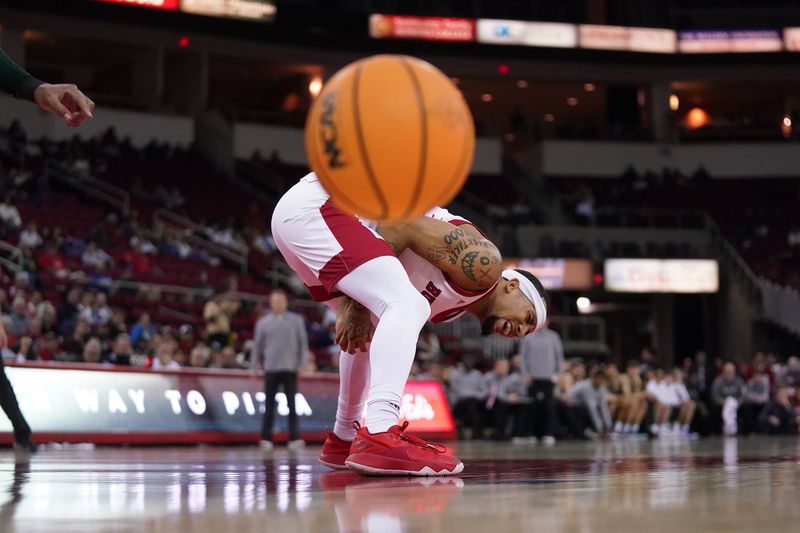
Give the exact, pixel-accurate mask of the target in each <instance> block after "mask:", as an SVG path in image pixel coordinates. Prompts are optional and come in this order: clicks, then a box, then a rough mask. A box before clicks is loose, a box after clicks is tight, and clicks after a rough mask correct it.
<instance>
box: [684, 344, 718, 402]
mask: <svg viewBox="0 0 800 533" xmlns="http://www.w3.org/2000/svg"><path fill="white" fill-rule="evenodd" d="M692 375H696V376H697V377H696V379H692ZM689 380H690V381H693V382H694V383H696V387H697V392H698V394H699V396H700V398H701V399H702V400H703V402H704V403H708V401H709V399H710V396H711V382H712V381H713V380H714V373H713V372H712V371H711V368H710V367H709V361H708V355H706V352H704V351H702V350H699V351H697V352H696V353H695V354H694V361H693V362H692V366H691V368H690V370H689Z"/></svg>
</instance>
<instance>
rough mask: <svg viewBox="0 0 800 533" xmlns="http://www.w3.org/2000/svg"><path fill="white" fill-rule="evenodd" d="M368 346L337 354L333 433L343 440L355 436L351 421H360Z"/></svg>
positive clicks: (362, 409) (363, 400)
mask: <svg viewBox="0 0 800 533" xmlns="http://www.w3.org/2000/svg"><path fill="white" fill-rule="evenodd" d="M368 352H369V348H367V352H366V353H365V352H362V351H360V350H359V351H357V352H356V353H355V354H352V355H351V354H349V353H347V352H342V353H341V354H340V355H339V402H338V404H337V405H336V424H335V425H334V426H333V434H334V435H336V436H337V437H339V438H340V439H342V440H345V441H352V440H353V439H355V438H356V429H355V428H354V427H353V422H355V421H359V422H361V416H362V415H363V413H364V402H365V401H366V399H367V391H368V389H369V353H368Z"/></svg>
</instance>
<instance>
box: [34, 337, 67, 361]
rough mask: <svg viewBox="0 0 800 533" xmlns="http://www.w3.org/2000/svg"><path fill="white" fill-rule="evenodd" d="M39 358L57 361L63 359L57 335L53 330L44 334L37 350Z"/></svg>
mask: <svg viewBox="0 0 800 533" xmlns="http://www.w3.org/2000/svg"><path fill="white" fill-rule="evenodd" d="M38 355H39V359H42V360H44V361H58V360H63V359H64V357H63V351H62V350H61V346H60V345H59V343H58V337H57V336H56V334H55V332H52V331H51V332H50V333H47V334H45V336H44V342H43V343H42V345H41V347H40V348H39V351H38Z"/></svg>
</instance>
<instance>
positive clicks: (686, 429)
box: [681, 424, 689, 433]
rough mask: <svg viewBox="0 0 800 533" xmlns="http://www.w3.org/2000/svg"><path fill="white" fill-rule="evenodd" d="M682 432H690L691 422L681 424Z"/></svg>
mask: <svg viewBox="0 0 800 533" xmlns="http://www.w3.org/2000/svg"><path fill="white" fill-rule="evenodd" d="M681 432H683V433H689V424H683V425H682V426H681Z"/></svg>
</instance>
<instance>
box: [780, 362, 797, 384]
mask: <svg viewBox="0 0 800 533" xmlns="http://www.w3.org/2000/svg"><path fill="white" fill-rule="evenodd" d="M781 385H782V386H784V387H789V388H793V389H798V388H800V358H798V357H790V358H789V359H787V360H786V369H785V370H784V372H783V376H782V378H781Z"/></svg>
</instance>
